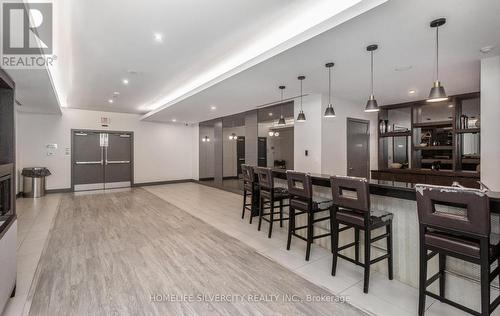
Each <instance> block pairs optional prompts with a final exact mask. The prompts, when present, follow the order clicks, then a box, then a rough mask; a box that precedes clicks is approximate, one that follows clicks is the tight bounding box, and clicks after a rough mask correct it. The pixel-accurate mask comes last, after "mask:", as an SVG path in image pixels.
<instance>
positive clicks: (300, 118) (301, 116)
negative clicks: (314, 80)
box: [296, 76, 306, 122]
mask: <svg viewBox="0 0 500 316" xmlns="http://www.w3.org/2000/svg"><path fill="white" fill-rule="evenodd" d="M297 79H299V80H300V112H299V115H298V116H297V120H296V121H297V122H305V121H306V115H305V114H304V111H303V110H302V81H304V79H306V77H305V76H298V77H297Z"/></svg>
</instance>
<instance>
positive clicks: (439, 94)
mask: <svg viewBox="0 0 500 316" xmlns="http://www.w3.org/2000/svg"><path fill="white" fill-rule="evenodd" d="M445 23H446V19H445V18H440V19H437V20H434V21H432V22H431V24H430V26H431V27H432V28H435V29H436V73H435V75H436V80H435V81H434V85H433V86H432V88H431V92H430V93H429V98H428V99H427V102H441V101H445V100H448V96H447V95H446V92H445V91H444V87H443V86H442V85H441V82H440V81H439V27H440V26H442V25H444V24H445Z"/></svg>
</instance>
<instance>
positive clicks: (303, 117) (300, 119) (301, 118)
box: [297, 110, 306, 122]
mask: <svg viewBox="0 0 500 316" xmlns="http://www.w3.org/2000/svg"><path fill="white" fill-rule="evenodd" d="M305 121H306V115H305V114H304V111H302V110H301V111H300V113H299V115H298V116H297V122H305Z"/></svg>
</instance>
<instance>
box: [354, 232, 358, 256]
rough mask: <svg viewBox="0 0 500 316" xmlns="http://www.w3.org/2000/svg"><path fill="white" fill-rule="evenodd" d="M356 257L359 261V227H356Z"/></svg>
mask: <svg viewBox="0 0 500 316" xmlns="http://www.w3.org/2000/svg"><path fill="white" fill-rule="evenodd" d="M354 243H355V244H354V259H355V260H356V262H359V228H357V227H354Z"/></svg>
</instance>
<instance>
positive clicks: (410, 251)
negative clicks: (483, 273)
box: [273, 169, 500, 309]
mask: <svg viewBox="0 0 500 316" xmlns="http://www.w3.org/2000/svg"><path fill="white" fill-rule="evenodd" d="M273 173H274V175H275V177H276V181H277V186H282V187H286V185H287V184H286V171H285V170H282V169H273ZM311 178H312V182H313V186H314V188H313V191H314V195H315V196H316V197H318V198H321V199H330V200H331V189H330V176H329V175H321V174H311ZM369 182H370V193H371V204H372V209H379V210H385V211H388V212H391V213H393V214H394V220H393V234H394V238H393V247H394V259H393V260H394V279H395V280H397V281H400V282H403V283H405V284H408V285H410V286H412V287H414V288H415V289H417V288H418V275H419V269H418V262H419V260H418V259H419V238H418V233H419V227H418V217H417V204H416V201H415V200H416V191H415V184H414V183H407V182H395V181H385V180H370V181H369ZM487 195H488V196H489V197H490V203H491V211H492V218H491V230H492V234H493V235H500V222H499V214H500V192H488V193H487ZM296 222H297V226H302V225H305V224H306V218H305V216H303V215H302V217H301V218H298V219H297V221H296ZM286 225H288V223H286ZM315 229H318V230H319V231H318V232H317V233H318V234H320V233H322V231H324V232H328V231H329V223H328V222H323V225H318V226H315ZM285 231H286V230H285ZM303 233H305V231H304V232H303ZM383 233H384V231H383V229H381V230H380V231H374V232H373V233H372V235H373V236H378V235H379V234H383ZM304 237H305V235H304ZM360 239H361V240H363V238H362V236H360ZM352 241H354V232H353V230H347V231H345V232H342V233H340V245H344V244H347V243H350V242H352ZM302 242H303V241H301V240H298V239H293V240H292V247H294V244H295V245H297V244H298V243H302ZM315 244H317V245H319V246H321V247H324V248H327V249H331V245H330V239H329V238H320V239H317V240H315ZM284 246H285V245H283V247H284ZM385 249H386V245H385V241H383V240H382V241H378V242H375V245H374V247H373V249H372V258H376V257H378V256H379V255H382V254H384V253H385ZM312 252H314V248H313V250H312ZM344 253H345V254H346V255H349V256H352V257H353V256H354V249H353V248H351V249H347V250H345V251H344ZM360 257H361V258H360V259H361V260H364V258H363V251H360ZM372 267H374V268H375V270H376V271H379V272H381V273H382V278H384V282H391V281H389V280H387V264H386V262H385V261H381V262H379V263H377V264H375V265H374V266H372ZM428 270H429V271H428V275H429V276H431V275H433V274H434V273H436V272H437V271H438V262H437V256H436V257H435V258H433V259H431V260H430V261H429V268H428ZM360 271H361V270H360ZM446 271H447V273H446V282H447V287H446V288H447V293H446V295H447V296H448V297H449V298H450V299H454V300H457V301H460V302H462V303H463V304H465V305H467V306H469V307H470V308H476V309H478V308H480V306H479V293H480V292H479V285H478V283H477V281H478V280H479V266H477V265H473V264H471V263H467V262H463V261H460V260H457V259H454V258H451V257H449V258H448V260H447V268H446ZM360 273H362V272H360ZM360 275H361V274H360ZM372 277H373V276H372ZM497 279H498V278H497ZM437 285H438V282H435V284H433V285H432V286H431V287H429V289H430V290H431V291H433V292H436V293H437ZM492 286H493V287H494V288H493V292H496V291H495V289H498V286H499V284H498V280H495V281H493V282H492ZM415 295H417V290H415ZM415 297H417V296H415ZM416 302H417V301H415V304H417V303H416Z"/></svg>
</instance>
